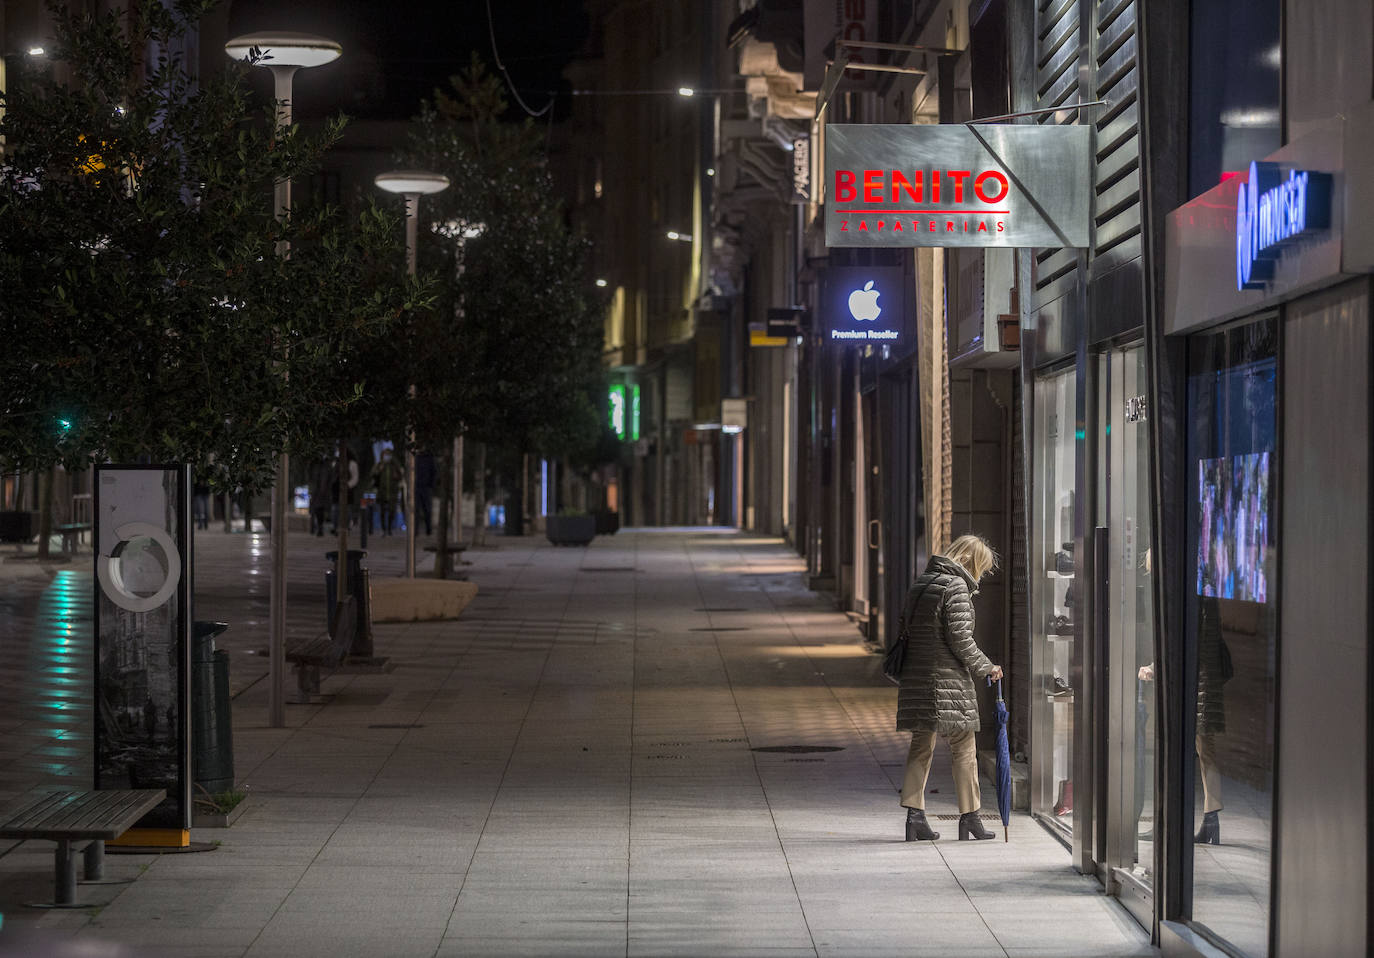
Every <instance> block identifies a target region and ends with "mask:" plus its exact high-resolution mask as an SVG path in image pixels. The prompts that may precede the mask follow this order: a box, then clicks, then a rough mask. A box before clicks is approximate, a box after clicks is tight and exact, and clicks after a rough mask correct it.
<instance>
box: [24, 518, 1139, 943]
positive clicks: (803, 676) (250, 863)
mask: <svg viewBox="0 0 1374 958" xmlns="http://www.w3.org/2000/svg"><path fill="white" fill-rule="evenodd" d="M306 539H308V537H304V536H293V537H292V543H291V548H292V555H293V562H292V567H291V574H290V578H291V596H292V598H291V602H292V611H291V613H290V614H289V616H288V623H289V629H290V630H291V631H292V632H293V633H296V632H299V633H302V634H303V633H305V632H307V631H309V630H311V629H315V630H318V629H320V628H322V627H323V625H322V619H323V599H324V597H323V576H322V573H323V569H324V567H325V563H324V561H323V559H322V557H316V556H315V555H314V553H315V552H322V551H323V549H322V548H320V546H319V542H318V541H317V540H310V541H303V540H306ZM298 540H302V541H298ZM401 541H403V540H400V539H399V537H394V538H393V539H390V540H385V539H383V540H378V539H377V538H375V537H374V539H373V540H372V543H371V544H372V545H373V549H371V550H370V553H371V554H370V555H369V565H371V566H372V568H373V569H374V572H373V574H374V576H376V575H393V576H394V575H396V574H398V572H399V570H400V569H401V568H402V564H403V563H402V555H401V552H400V545H399V543H400V542H401ZM196 546H197V553H196V554H197V562H198V574H197V587H196V592H197V600H198V603H199V604H198V610H197V615H198V617H216V618H223V619H225V620H229V621H231V629H230V631H229V632H228V633H226V634H225V636H224V637H223V639H222V642H221V645H222V647H226V648H228V649H229V650H230V654H231V661H232V669H233V672H234V680H233V685H234V688H235V690H236V692H237V693H238V694H237V696H236V698H235V700H234V721H235V750H236V759H237V771H238V777H239V779H240V781H241V782H242V783H243V785H244V786H245V787H246V788H247V789H248V791H249V794H250V798H249V802H250V804H249V806H248V808H247V810H246V811H245V813H244V814H243V816H242V817H241V818H240V819H239V820H238V821H237V822H236V823H235V825H234V826H233V827H232V828H230V829H227V830H216V831H214V832H211V831H209V830H202V831H198V832H197V833H196V835H195V838H196V839H197V840H202V841H208V840H212V839H213V840H218V841H220V842H222V845H221V846H220V847H219V848H217V849H216V850H215V851H212V852H208V853H205V854H198V855H197V854H192V855H167V856H120V857H112V858H111V860H110V862H111V864H110V870H111V873H112V874H116V875H118V876H119V877H127V878H131V879H133V882H132V883H131V884H129V885H124V886H117V885H109V886H97V887H93V888H87V887H85V886H83V888H82V891H81V894H82V895H83V900H89V901H91V902H92V903H93V904H94V905H96V906H97V907H93V908H91V909H88V910H79V911H76V912H68V913H34V912H29V911H26V910H23V909H22V908H20V907H19V905H18V902H19V901H22V900H24V898H25V897H28V898H32V897H36V895H35V894H34V890H35V889H38V890H40V891H42V890H45V889H46V888H47V886H48V885H49V884H50V882H51V861H52V859H51V846H47V845H46V843H28V844H26V845H20V846H18V847H17V848H14V849H13V850H12V851H10V852H9V853H8V854H4V848H3V847H0V913H3V914H4V916H5V925H4V930H0V935H5V934H11V935H12V934H15V933H18V932H38V933H46V934H49V935H52V936H57V937H61V938H73V937H74V938H76V939H78V940H81V941H83V942H85V943H86V945H87V946H89V947H90V948H92V949H93V950H92V953H93V954H102V953H103V954H108V955H113V954H115V952H114V951H111V950H109V947H112V946H111V945H110V943H116V944H122V945H125V946H129V947H132V948H133V949H135V952H136V953H138V954H140V955H141V954H166V955H178V956H183V955H184V956H203V958H222V956H224V958H227V956H233V958H273V956H278V955H281V956H286V955H290V956H292V958H296V956H313V955H318V956H322V958H344V956H349V955H359V956H363V955H366V956H369V958H372V956H383V958H387V956H397V958H405V956H412V955H413V956H426V958H427V956H459V955H462V956H482V955H492V956H497V955H521V956H529V955H613V954H619V955H625V956H627V958H628V956H630V955H635V956H639V955H644V956H649V955H655V956H656V955H694V956H695V955H741V956H744V955H759V956H791V955H810V956H812V958H819V956H822V955H824V956H851V955H852V956H859V955H863V956H872V955H904V956H909V955H932V956H936V955H938V956H978V955H988V956H1003V958H1005V956H1010V955H1016V956H1026V958H1032V956H1036V955H1148V954H1154V953H1155V952H1154V951H1153V950H1152V949H1151V948H1150V945H1149V942H1148V938H1147V936H1146V935H1145V934H1144V932H1142V931H1141V930H1140V929H1139V928H1138V926H1136V925H1135V923H1134V922H1133V920H1132V919H1131V918H1130V917H1129V916H1128V915H1127V913H1126V912H1125V911H1124V910H1123V909H1122V908H1121V907H1120V906H1119V905H1118V904H1117V903H1115V902H1114V901H1112V900H1111V899H1108V898H1106V897H1105V896H1103V895H1102V894H1101V892H1100V891H1099V890H1098V886H1097V884H1096V882H1095V881H1093V880H1092V879H1089V878H1085V877H1084V876H1081V875H1078V874H1076V873H1075V872H1074V871H1073V870H1072V868H1071V867H1070V865H1069V857H1068V854H1067V852H1065V850H1064V848H1063V846H1062V845H1061V844H1060V843H1059V842H1058V841H1057V840H1056V839H1055V838H1053V837H1052V836H1050V835H1049V834H1048V833H1047V832H1045V831H1044V830H1043V828H1041V826H1039V825H1038V824H1036V823H1034V822H1033V821H1031V820H1030V819H1029V818H1027V817H1026V816H1024V815H1018V816H1016V818H1015V819H1014V820H1013V823H1012V840H1011V842H1010V844H1006V843H1003V842H1001V841H993V842H987V843H976V844H975V843H959V842H957V841H954V840H953V839H954V832H955V823H954V822H953V821H952V820H948V821H945V820H940V819H939V818H938V816H940V815H953V814H954V813H955V812H956V811H957V809H956V807H955V805H954V792H953V788H952V784H951V781H950V776H949V764H948V756H947V753H945V751H944V750H943V749H938V750H937V758H936V764H935V767H934V769H933V771H932V775H931V781H930V789H931V794H930V795H929V796H928V803H929V809H930V814H932V815H933V816H936V818H937V825H936V827H937V828H938V829H939V830H941V831H943V832H945V833H946V834H945V837H944V838H943V839H942V840H941V841H939V842H935V843H914V844H907V843H905V842H903V841H902V840H901V839H902V818H903V813H902V810H901V809H900V807H899V806H898V804H897V795H896V790H897V786H898V784H899V780H900V776H901V770H902V761H903V759H904V758H905V753H906V744H907V743H906V741H905V739H906V736H904V735H901V734H900V733H896V732H895V731H894V730H893V729H892V720H893V713H894V708H895V698H896V695H895V690H894V689H893V687H892V686H891V685H890V684H888V683H887V682H886V681H885V680H883V679H882V677H881V675H880V674H879V668H878V666H879V662H878V658H877V656H874V655H872V654H871V653H868V652H866V651H864V649H863V648H862V646H861V645H860V642H859V636H858V634H857V632H856V631H855V630H854V629H853V627H852V625H851V624H850V623H849V622H848V620H847V619H846V618H845V617H844V616H842V615H840V614H838V613H836V612H834V611H833V610H832V609H831V608H830V607H829V605H828V603H827V602H826V600H825V599H824V598H823V597H821V596H817V595H814V594H812V593H810V592H807V591H806V590H805V589H804V588H802V585H801V563H800V562H799V560H798V559H797V558H796V557H795V556H794V555H792V554H790V553H789V552H788V551H787V550H786V549H785V548H784V547H783V546H782V544H781V543H779V542H776V541H773V540H766V539H761V538H758V537H752V536H745V535H739V534H734V533H730V532H727V531H719V530H668V531H659V530H624V531H622V532H621V533H620V534H619V535H616V536H615V537H610V538H607V537H603V538H599V539H597V540H596V541H595V542H594V543H593V544H592V545H591V546H590V547H588V548H585V549H566V548H565V549H555V548H552V547H550V546H549V545H548V544H547V543H543V542H541V541H539V540H536V539H533V538H519V537H512V538H509V539H505V538H502V539H496V540H493V541H492V543H491V545H490V546H489V547H487V548H483V549H474V550H469V552H468V553H467V554H466V555H467V557H468V558H469V559H471V560H472V561H473V563H474V564H473V566H471V567H470V573H471V575H472V578H473V581H474V582H476V583H477V584H478V587H479V590H480V591H479V594H478V597H477V598H476V599H474V600H473V602H472V604H471V605H470V606H469V608H468V609H467V610H466V611H465V612H464V614H463V616H462V617H461V618H460V619H458V620H457V621H455V622H433V623H406V624H391V625H378V626H376V627H375V635H376V646H377V651H378V654H379V655H385V656H388V657H389V658H390V659H391V661H392V663H393V665H394V666H395V668H394V671H392V672H390V673H388V674H382V675H355V674H344V673H338V674H335V675H333V676H331V677H329V678H327V679H326V680H325V682H324V688H323V691H324V692H326V693H328V694H329V695H331V696H332V700H331V701H329V702H328V703H327V704H323V705H312V706H291V707H289V709H288V715H287V726H288V727H287V728H285V729H271V728H267V727H266V716H267V690H266V683H265V682H264V681H262V677H263V675H264V674H265V671H266V662H265V659H263V658H262V657H261V656H259V655H257V654H256V652H257V650H258V649H259V648H260V647H261V646H262V645H265V638H264V634H263V625H262V623H263V621H264V620H265V618H266V600H265V591H266V569H267V567H266V562H267V557H266V550H265V539H263V537H261V536H248V535H243V534H235V535H225V534H223V533H221V532H218V531H216V530H210V531H207V532H202V533H199V534H198V536H197V543H196ZM297 556H299V557H300V558H299V561H297V560H296V558H295V557H297ZM3 569H4V566H3V565H0V589H3V590H4V591H3V597H2V598H0V626H3V627H4V629H5V631H3V632H0V635H7V636H9V638H8V640H7V641H6V644H5V645H4V646H3V647H0V686H3V689H8V690H10V691H11V693H12V698H11V700H10V701H9V702H8V704H6V703H3V702H0V733H10V734H5V735H0V741H3V746H0V799H3V798H4V797H6V795H7V794H10V795H12V794H16V793H22V792H24V791H26V790H31V789H33V788H37V787H42V786H43V785H50V784H53V783H58V782H63V781H68V782H70V781H77V780H81V779H82V777H83V776H88V775H89V759H88V757H87V753H88V751H89V730H88V729H89V719H90V713H89V707H88V706H87V705H85V704H84V702H83V698H82V693H81V689H83V688H86V687H88V685H86V684H84V683H86V682H87V681H88V677H89V673H88V671H87V672H86V673H85V674H83V672H82V670H83V669H86V670H88V669H89V664H88V649H89V646H88V645H87V646H86V647H85V648H84V649H83V647H82V646H81V645H80V634H81V631H82V628H83V621H85V620H83V616H86V617H87V618H88V617H89V611H88V610H86V609H85V608H84V607H83V606H82V599H81V592H82V590H83V589H89V582H86V581H83V580H82V578H81V576H82V575H83V573H81V572H79V571H77V570H74V569H65V570H61V571H59V572H56V573H51V574H49V573H46V572H45V573H42V574H34V573H32V571H27V572H26V573H25V575H24V576H23V577H20V576H17V575H12V576H8V577H6V576H5V575H4V574H3ZM317 580H318V581H317ZM87 595H88V593H87ZM202 596H203V598H202ZM207 611H208V612H209V613H210V614H209V615H206V614H205V613H206V612H207ZM317 619H318V620H319V621H318V622H317V621H316V620H317ZM56 638H71V639H72V640H73V644H71V645H66V646H64V645H63V644H62V643H59V642H56V641H55V639H56ZM83 663H85V664H83ZM54 666H56V667H58V668H68V667H70V668H71V669H72V670H73V671H71V672H56V671H53V667H54ZM43 676H47V677H48V678H64V679H70V681H69V682H66V683H53V682H50V681H38V679H39V678H41V677H43ZM62 691H66V692H67V693H68V694H66V695H65V696H61V695H57V694H56V693H57V692H62ZM45 703H47V704H45ZM54 703H65V704H68V705H70V706H71V708H70V709H66V708H64V709H57V708H54V707H51V706H52V705H53V704H54ZM83 707H84V708H85V711H84V712H83V711H82V709H83ZM379 726H380V727H379ZM83 736H84V737H83ZM797 744H801V745H809V746H826V747H830V748H834V749H839V751H829V752H815V753H801V754H799V753H789V752H758V751H753V749H755V748H758V747H764V746H787V745H797ZM984 785H985V787H984V804H985V808H990V807H992V804H993V796H992V790H991V788H990V787H989V786H988V785H987V783H984ZM87 896H89V897H87ZM102 943H104V944H105V945H106V946H107V947H106V950H105V951H103V952H102V950H101V947H102ZM126 953H127V952H126Z"/></svg>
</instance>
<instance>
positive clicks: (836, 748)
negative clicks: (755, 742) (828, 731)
mask: <svg viewBox="0 0 1374 958" xmlns="http://www.w3.org/2000/svg"><path fill="white" fill-rule="evenodd" d="M749 751H751V752H782V753H785V754H788V755H805V754H808V753H811V752H843V751H844V746H843V745H760V746H758V747H756V748H751V749H750V750H749Z"/></svg>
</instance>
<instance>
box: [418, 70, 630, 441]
mask: <svg viewBox="0 0 1374 958" xmlns="http://www.w3.org/2000/svg"><path fill="white" fill-rule="evenodd" d="M450 82H451V90H450V91H442V90H436V91H435V99H434V101H433V102H427V103H425V104H424V105H423V106H422V109H421V112H420V115H419V116H418V117H417V118H416V120H415V122H414V124H413V127H412V132H411V135H410V138H409V140H408V142H407V144H406V146H405V150H404V153H403V156H402V158H401V159H402V162H403V163H404V164H406V165H412V166H416V167H420V168H424V169H430V170H434V171H437V172H442V173H444V174H446V175H447V176H448V178H449V181H450V182H451V183H452V184H453V186H452V187H451V188H450V189H448V190H446V191H445V192H443V193H439V194H436V195H435V196H432V197H427V198H426V199H425V201H424V203H426V204H432V205H428V206H427V207H426V210H427V212H426V215H425V217H424V219H422V222H424V221H425V220H432V221H433V222H434V224H435V226H434V228H433V229H432V230H430V231H429V233H428V235H427V236H426V237H425V242H424V243H423V244H422V248H421V253H422V256H423V260H422V261H423V262H425V263H426V264H427V265H429V266H431V267H432V268H433V269H434V270H435V272H436V273H437V274H438V275H439V276H440V277H441V282H440V287H439V288H440V290H441V292H440V294H439V303H438V305H437V308H436V309H435V311H434V312H433V314H432V315H431V317H430V318H429V320H428V324H427V325H426V326H425V328H424V329H423V331H422V333H421V337H422V339H423V341H424V342H425V343H426V349H425V350H424V352H425V354H426V355H425V356H424V357H423V358H422V359H421V362H422V364H423V365H422V368H421V370H420V373H421V374H420V377H419V383H420V384H421V395H420V402H419V405H418V409H417V427H418V429H419V431H420V436H421V441H422V442H423V441H429V442H432V443H436V444H438V443H441V442H442V441H443V440H444V439H445V438H446V436H447V435H448V434H450V433H451V432H452V430H453V425H454V423H462V426H463V429H464V430H465V431H466V433H467V434H468V435H470V436H472V437H473V438H475V439H477V440H479V441H482V442H486V443H489V444H496V445H500V444H511V445H513V446H515V447H516V448H518V449H520V450H522V451H528V452H536V453H540V454H543V455H555V456H556V455H576V454H578V453H584V452H586V451H587V450H590V449H593V448H594V447H595V446H596V444H597V441H598V438H599V430H600V422H601V418H602V417H601V415H600V413H599V412H598V410H599V408H600V405H599V402H600V403H604V397H605V389H604V377H603V370H602V367H601V362H600V355H601V345H602V328H601V315H602V309H603V305H604V304H602V303H601V302H599V301H598V299H597V298H596V297H595V296H594V295H592V292H593V291H592V289H591V284H590V283H589V282H588V279H587V277H586V275H585V273H584V261H585V259H586V253H587V242H586V240H585V239H584V238H582V237H580V236H577V235H576V234H574V232H573V231H572V230H571V229H570V228H569V226H568V223H567V221H566V217H565V215H564V211H563V208H562V206H561V204H560V202H559V201H558V199H557V194H556V192H555V189H554V186H553V182H552V178H551V176H550V172H549V169H548V161H547V153H546V148H545V137H546V134H545V131H544V130H543V129H542V128H541V127H540V126H538V125H536V124H534V123H532V122H530V121H525V122H522V123H511V122H507V121H506V120H504V119H503V117H504V116H505V114H506V107H507V104H506V99H505V95H504V89H503V87H502V85H501V81H500V80H499V79H497V78H496V77H494V76H492V75H491V74H489V73H488V72H487V71H486V69H485V67H484V66H483V65H482V63H481V62H480V60H478V58H477V57H475V56H474V57H473V59H472V62H471V64H470V65H469V66H468V68H467V69H466V70H464V71H463V72H462V73H461V74H459V75H457V76H455V77H453V78H452V80H451V81H450ZM598 396H599V397H600V400H598V398H597V397H598Z"/></svg>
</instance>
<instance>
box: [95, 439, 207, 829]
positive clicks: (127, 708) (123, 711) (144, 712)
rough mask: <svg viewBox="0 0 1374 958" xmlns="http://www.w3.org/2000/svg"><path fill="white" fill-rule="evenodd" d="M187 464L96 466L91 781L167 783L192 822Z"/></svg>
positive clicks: (156, 817) (176, 822) (184, 821)
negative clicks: (92, 751)
mask: <svg viewBox="0 0 1374 958" xmlns="http://www.w3.org/2000/svg"><path fill="white" fill-rule="evenodd" d="M190 482H191V473H190V467H188V466H109V465H99V466H96V467H95V488H96V493H95V530H94V531H95V579H96V586H95V591H96V601H95V633H96V657H95V658H96V661H95V685H96V688H95V693H96V694H95V697H96V721H95V749H96V752H95V787H96V788H97V789H102V788H113V789H119V788H165V789H166V790H167V798H166V800H165V801H164V802H163V803H162V804H161V805H159V806H158V807H157V808H155V809H153V810H152V811H151V812H149V813H148V814H147V815H145V816H144V817H143V819H141V820H140V821H139V822H138V825H137V827H139V828H147V829H188V828H190V827H191V762H190V720H189V717H188V715H187V705H188V699H189V685H190V642H189V635H188V633H189V629H190V624H191V623H190V615H191V612H190V602H189V599H190V580H191V575H190V571H191V570H190V559H191V556H190V541H189V531H188V527H189V523H188V522H187V519H188V514H187V504H188V502H189V501H190V496H189V493H190Z"/></svg>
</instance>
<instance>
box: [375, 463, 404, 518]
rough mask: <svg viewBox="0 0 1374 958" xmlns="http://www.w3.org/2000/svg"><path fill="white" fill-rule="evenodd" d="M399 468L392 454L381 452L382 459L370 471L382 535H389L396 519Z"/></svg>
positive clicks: (400, 477) (400, 475) (399, 483)
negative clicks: (380, 517)
mask: <svg viewBox="0 0 1374 958" xmlns="http://www.w3.org/2000/svg"><path fill="white" fill-rule="evenodd" d="M401 479H402V474H401V466H400V463H398V462H397V461H396V456H395V454H394V452H393V451H392V450H391V449H390V448H387V449H383V450H382V458H381V459H380V460H379V461H378V462H377V465H376V466H375V467H373V469H372V483H373V486H374V487H375V488H376V490H377V508H378V509H379V510H380V511H381V514H382V535H384V536H389V535H391V527H392V525H393V524H394V522H395V519H396V494H397V492H399V491H400V488H401Z"/></svg>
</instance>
